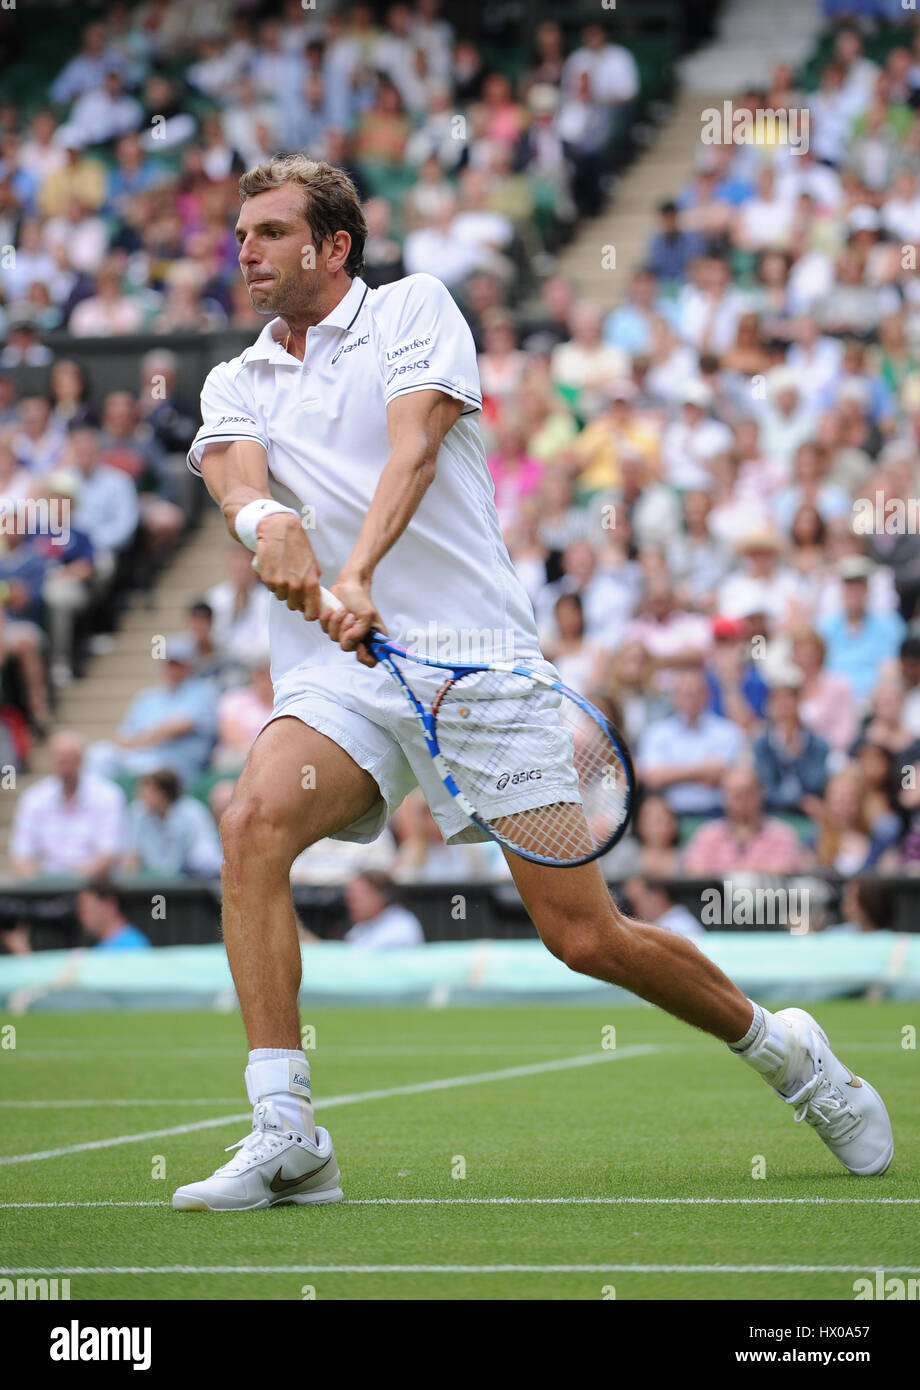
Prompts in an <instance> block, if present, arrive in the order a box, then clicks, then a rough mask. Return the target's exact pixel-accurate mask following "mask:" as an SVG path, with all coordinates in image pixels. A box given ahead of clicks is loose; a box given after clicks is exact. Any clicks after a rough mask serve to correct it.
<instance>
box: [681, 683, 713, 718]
mask: <svg viewBox="0 0 920 1390" xmlns="http://www.w3.org/2000/svg"><path fill="white" fill-rule="evenodd" d="M706 694H707V691H706V682H705V681H704V680H703V677H702V675H701V674H700V673H699V672H697V671H693V672H690V671H688V672H687V673H686V674H684V675H682V676H680V677H679V678H678V680H677V683H676V685H675V687H674V705H675V707H676V709H677V711H678V713H679V714H682V715H683V717H684V718H685V719H696V718H698V717H699V715H700V714H702V712H703V708H704V706H705V704H706Z"/></svg>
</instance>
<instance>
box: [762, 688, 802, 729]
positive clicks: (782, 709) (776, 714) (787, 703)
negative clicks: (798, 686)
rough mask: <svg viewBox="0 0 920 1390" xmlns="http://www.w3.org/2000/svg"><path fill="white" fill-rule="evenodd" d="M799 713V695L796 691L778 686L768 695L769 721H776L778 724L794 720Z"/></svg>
mask: <svg viewBox="0 0 920 1390" xmlns="http://www.w3.org/2000/svg"><path fill="white" fill-rule="evenodd" d="M798 712H799V695H798V691H797V690H791V689H789V688H788V687H783V686H780V687H779V688H778V689H777V690H774V691H772V692H771V694H770V702H769V714H770V718H771V719H776V720H778V721H779V722H780V723H785V722H786V720H789V719H795V718H796V717H797V716H798Z"/></svg>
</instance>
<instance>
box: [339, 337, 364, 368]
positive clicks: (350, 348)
mask: <svg viewBox="0 0 920 1390" xmlns="http://www.w3.org/2000/svg"><path fill="white" fill-rule="evenodd" d="M370 338H371V335H370V334H369V333H365V335H364V337H363V338H356V339H355V341H354V342H353V343H346V345H345V346H344V347H340V348H339V350H338V352H336V353H333V356H332V366H333V367H334V366H335V364H336V362H338V360H339V358H340V357H344V355H345V353H346V352H354V350H355V348H359V347H364V344H365V343H369V342H370Z"/></svg>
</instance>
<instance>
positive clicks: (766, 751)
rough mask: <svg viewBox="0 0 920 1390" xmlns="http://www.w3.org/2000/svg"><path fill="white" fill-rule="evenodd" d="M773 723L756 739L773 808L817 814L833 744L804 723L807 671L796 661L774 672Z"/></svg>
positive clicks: (769, 807) (757, 756) (770, 702)
mask: <svg viewBox="0 0 920 1390" xmlns="http://www.w3.org/2000/svg"><path fill="white" fill-rule="evenodd" d="M768 681H769V684H770V696H769V699H768V701H767V726H766V729H765V730H764V732H763V733H762V734H761V735H760V737H759V738H757V739H755V741H754V761H755V763H756V767H757V775H758V776H759V778H760V783H761V786H762V787H763V793H764V802H765V804H766V807H767V810H768V811H774V812H787V813H788V812H797V813H804V814H805V815H811V814H814V812H815V810H816V809H818V807H819V800H818V799H819V798H820V797H821V795H822V794H823V792H824V787H825V784H826V782H827V757H828V752H829V749H828V745H827V743H826V742H825V740H824V739H823V738H821V737H820V736H819V735H818V734H815V733H812V731H811V730H810V729H807V728H806V727H805V725H804V724H803V723H802V720H801V717H800V714H799V698H800V695H799V692H800V691H801V689H802V683H803V676H802V672H801V671H800V670H799V669H798V668H797V667H794V666H789V667H785V668H780V669H774V670H772V671H771V672H770V673H769V675H768Z"/></svg>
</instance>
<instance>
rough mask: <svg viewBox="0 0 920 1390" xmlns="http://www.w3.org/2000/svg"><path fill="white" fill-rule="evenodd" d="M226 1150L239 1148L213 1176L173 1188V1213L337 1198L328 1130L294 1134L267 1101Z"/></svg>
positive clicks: (336, 1176)
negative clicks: (311, 1135)
mask: <svg viewBox="0 0 920 1390" xmlns="http://www.w3.org/2000/svg"><path fill="white" fill-rule="evenodd" d="M229 1149H238V1150H239V1152H238V1153H236V1154H235V1155H234V1156H233V1158H231V1159H230V1160H229V1162H227V1163H225V1164H223V1166H222V1167H220V1168H218V1169H217V1172H216V1173H214V1174H213V1176H212V1177H210V1178H205V1179H204V1181H203V1182H190V1183H186V1184H185V1186H184V1187H178V1188H177V1189H176V1191H175V1192H174V1193H173V1200H172V1204H173V1207H174V1208H175V1210H176V1211H254V1210H256V1209H257V1208H258V1207H277V1206H288V1205H294V1206H307V1205H308V1204H311V1203H315V1202H341V1200H342V1189H341V1187H340V1186H339V1181H340V1177H339V1166H338V1164H337V1163H336V1159H335V1149H334V1148H333V1147H332V1139H331V1137H330V1135H329V1132H328V1130H325V1129H320V1128H319V1126H317V1129H316V1139H315V1140H312V1139H308V1138H307V1137H306V1135H303V1134H297V1133H296V1132H295V1131H294V1130H292V1129H288V1128H287V1127H286V1126H285V1125H284V1124H283V1123H282V1120H281V1117H280V1116H279V1114H278V1112H277V1111H276V1109H275V1107H274V1106H273V1105H272V1104H271V1102H270V1101H260V1102H259V1104H258V1105H257V1106H256V1107H255V1109H254V1110H253V1113H252V1129H251V1130H250V1132H249V1133H248V1134H247V1135H246V1138H245V1139H240V1140H239V1141H238V1142H237V1143H236V1144H230V1145H229V1146H228V1151H229Z"/></svg>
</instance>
